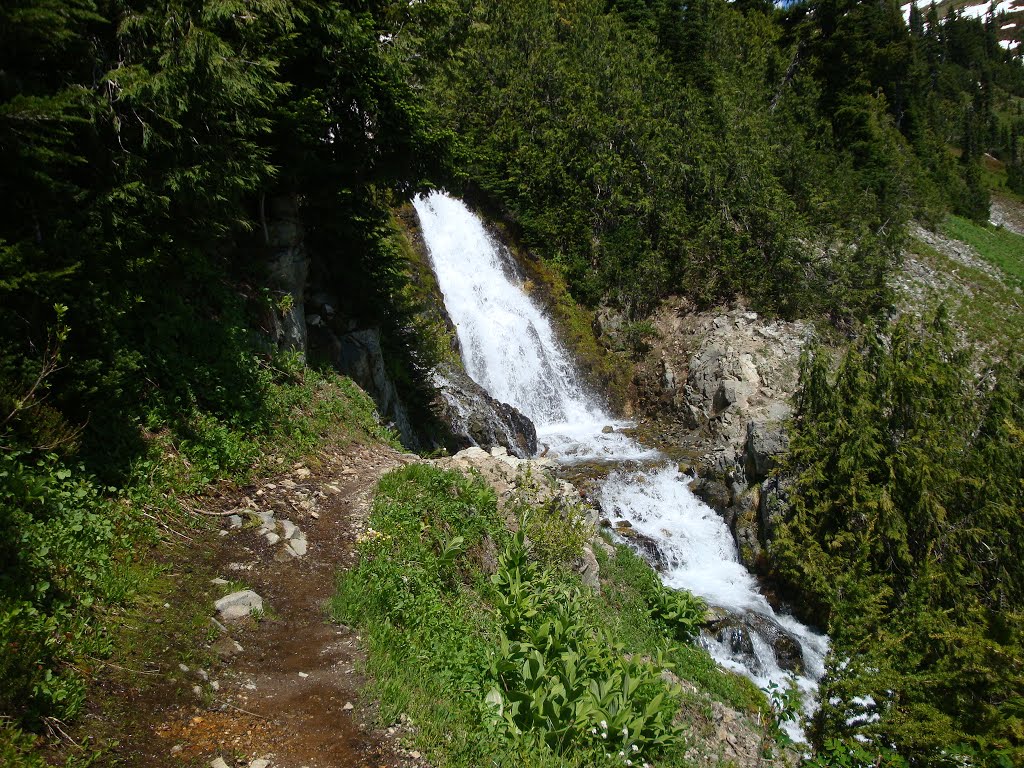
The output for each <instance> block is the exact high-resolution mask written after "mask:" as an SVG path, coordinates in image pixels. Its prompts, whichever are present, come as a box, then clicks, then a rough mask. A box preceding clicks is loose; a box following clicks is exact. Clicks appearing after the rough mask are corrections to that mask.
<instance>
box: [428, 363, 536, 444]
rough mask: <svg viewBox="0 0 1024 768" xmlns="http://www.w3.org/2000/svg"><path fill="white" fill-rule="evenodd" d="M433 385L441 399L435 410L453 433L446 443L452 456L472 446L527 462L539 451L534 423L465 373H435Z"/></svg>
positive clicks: (438, 400) (455, 371) (435, 405)
mask: <svg viewBox="0 0 1024 768" xmlns="http://www.w3.org/2000/svg"><path fill="white" fill-rule="evenodd" d="M434 384H435V386H436V387H437V392H438V396H437V397H436V398H435V399H434V402H433V403H432V408H433V410H434V412H435V413H436V414H437V416H438V417H439V418H440V419H441V421H442V422H444V424H445V425H446V426H447V427H448V429H449V431H450V436H449V437H448V438H447V439H446V441H445V443H446V447H447V448H448V450H449V451H451V452H452V453H455V452H457V451H460V450H462V449H464V448H469V447H473V446H479V447H481V448H484V449H490V448H493V447H496V446H501V447H504V448H506V449H507V450H508V452H509V453H511V454H513V455H514V456H516V457H518V458H520V459H525V458H528V457H530V456H532V455H533V454H535V453H536V452H537V430H536V428H535V427H534V426H533V422H532V421H530V420H529V419H528V418H527V417H526V416H524V415H523V414H522V413H521V412H520V411H519V410H517V409H516V408H513V407H512V406H511V405H508V404H507V403H502V402H501V401H499V400H495V399H494V398H493V397H491V396H490V395H489V394H487V392H486V391H484V389H483V388H482V387H481V386H480V385H479V384H477V383H476V382H475V381H473V380H472V379H471V378H470V377H469V376H467V375H466V374H465V373H464V372H463V371H460V370H458V369H456V368H454V367H452V368H450V369H449V370H446V371H444V372H443V373H441V372H435V374H434Z"/></svg>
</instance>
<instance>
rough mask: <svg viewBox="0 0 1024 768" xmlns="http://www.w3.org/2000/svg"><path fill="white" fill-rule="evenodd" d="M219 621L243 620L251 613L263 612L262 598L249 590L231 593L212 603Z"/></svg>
mask: <svg viewBox="0 0 1024 768" xmlns="http://www.w3.org/2000/svg"><path fill="white" fill-rule="evenodd" d="M214 607H215V608H216V609H217V613H218V614H219V615H220V618H221V621H236V620H238V619H242V618H245V617H246V616H248V615H249V614H251V613H252V612H253V611H262V610H263V598H262V597H260V596H259V595H257V594H256V593H255V592H253V591H252V590H251V589H243V590H240V591H238V592H232V593H231V594H230V595H226V596H224V597H222V598H221V599H220V600H218V601H217V602H216V603H214Z"/></svg>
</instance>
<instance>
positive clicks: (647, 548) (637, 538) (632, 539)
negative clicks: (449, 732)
mask: <svg viewBox="0 0 1024 768" xmlns="http://www.w3.org/2000/svg"><path fill="white" fill-rule="evenodd" d="M615 532H616V533H617V534H619V536H621V537H622V538H623V539H624V540H625V542H626V543H627V544H628V545H629V546H630V547H631V548H632V549H633V551H635V552H636V553H637V554H638V555H640V557H642V558H643V559H644V560H646V561H647V562H648V563H650V565H651V567H652V568H654V569H655V570H656V571H658V572H659V573H663V572H664V571H666V570H667V569H668V566H669V562H668V559H667V558H666V557H665V553H664V552H663V551H662V549H661V546H660V545H659V544H658V542H657V540H656V539H653V538H651V537H650V536H645V535H644V534H642V533H640V531H638V530H636V529H635V528H634V527H633V526H632V525H631V524H630V522H629V521H628V520H617V521H616V523H615Z"/></svg>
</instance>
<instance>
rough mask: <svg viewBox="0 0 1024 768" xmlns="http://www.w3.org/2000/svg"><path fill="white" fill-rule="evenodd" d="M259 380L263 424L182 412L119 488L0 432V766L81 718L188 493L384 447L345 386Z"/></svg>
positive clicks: (322, 380)
mask: <svg viewBox="0 0 1024 768" xmlns="http://www.w3.org/2000/svg"><path fill="white" fill-rule="evenodd" d="M260 375H261V377H262V389H263V392H264V395H265V398H264V400H263V403H264V405H265V406H267V408H268V411H267V416H266V418H265V419H263V420H262V421H261V422H259V423H257V424H254V423H252V422H248V423H244V422H239V421H232V420H228V419H219V418H216V417H215V416H213V415H211V414H210V413H209V412H206V411H203V410H200V409H198V408H195V409H193V410H192V413H191V416H188V417H183V418H182V419H180V420H179V421H178V423H177V424H176V425H175V427H176V428H175V429H173V430H172V429H170V428H166V427H165V428H163V429H162V430H161V431H159V432H151V433H149V434H148V441H147V442H148V450H147V452H146V453H145V454H144V455H143V457H142V458H140V459H139V460H137V461H136V462H135V464H134V466H133V467H132V469H131V472H130V473H129V481H128V482H127V483H125V484H124V485H123V486H122V487H120V488H115V487H108V486H105V485H104V484H102V483H101V482H100V481H99V480H98V479H97V478H96V477H95V476H94V475H93V474H91V473H90V472H89V471H88V470H87V469H86V468H85V467H84V466H82V465H80V464H75V463H73V462H72V461H70V460H69V458H68V457H67V456H61V455H59V454H58V453H56V452H53V451H50V452H46V451H40V450H31V449H28V448H22V449H17V450H16V449H14V448H13V446H12V445H11V444H10V443H9V442H7V441H6V436H5V435H3V434H0V562H2V564H3V567H2V569H0V757H2V759H0V763H2V764H3V765H5V766H6V765H12V766H33V765H35V764H36V762H35V761H37V756H36V755H35V753H34V749H35V748H36V746H37V739H36V737H35V734H39V733H48V732H49V733H53V732H55V731H56V732H57V733H60V731H62V730H63V729H65V728H66V725H65V723H66V722H67V721H70V720H71V719H73V718H74V717H75V715H76V714H78V713H79V712H80V711H81V709H82V707H83V705H84V703H85V700H86V696H87V694H88V691H89V684H90V681H91V680H92V679H93V678H94V676H95V674H96V673H97V671H98V670H99V669H101V668H102V667H103V666H104V659H107V658H109V657H110V655H111V654H112V653H115V652H117V651H116V649H115V648H114V645H115V642H114V639H115V637H116V636H118V634H119V632H120V628H119V625H120V623H121V622H122V621H123V618H122V617H123V616H125V615H126V614H128V613H137V609H138V608H140V607H143V608H144V606H145V604H146V603H147V597H146V595H147V592H148V591H149V590H158V589H159V588H160V587H159V584H160V579H159V575H158V571H159V569H158V568H156V566H155V565H154V563H153V562H152V561H151V558H150V557H149V556H148V555H147V554H146V553H148V552H150V551H151V550H152V548H153V545H154V544H156V543H157V542H158V541H159V540H160V539H161V538H168V539H172V540H173V538H174V537H176V536H178V535H179V532H180V531H188V530H189V529H193V528H198V527H201V526H203V525H205V522H204V519H203V518H202V516H201V515H196V514H194V513H193V506H194V503H195V501H194V500H195V495H196V494H197V493H199V492H201V491H203V490H204V489H205V488H206V487H208V486H209V484H210V483H212V482H214V481H224V480H227V481H232V482H236V483H239V482H244V481H246V480H248V479H251V478H252V477H253V476H254V475H256V474H261V473H270V472H273V471H276V470H277V468H278V467H279V466H280V465H284V464H286V462H291V461H293V460H296V459H299V458H306V459H307V460H310V458H309V457H313V456H315V453H316V449H317V448H318V447H320V446H322V445H324V444H330V445H331V446H332V447H338V446H343V445H345V444H347V443H349V442H353V441H371V440H372V441H374V442H381V441H383V442H387V443H390V444H391V445H394V446H397V440H396V438H395V436H394V435H393V434H392V433H391V432H390V430H388V429H387V428H386V427H385V426H383V425H381V424H380V422H379V419H378V418H377V416H376V413H375V411H374V406H373V402H372V401H371V400H370V398H369V397H368V396H367V395H366V394H365V393H363V392H362V390H360V389H359V388H358V387H357V386H356V385H355V384H354V383H353V382H351V381H350V380H349V379H347V378H344V377H341V376H337V375H334V374H331V373H320V372H317V371H314V370H308V369H303V368H300V367H298V366H294V365H289V364H288V361H287V360H286V361H284V363H282V364H281V365H278V366H274V367H269V366H265V365H264V366H262V367H261V374H260ZM157 421H158V415H154V423H156V422H157ZM149 602H152V601H149ZM161 604H162V601H161ZM89 754H90V753H89V751H88V750H86V751H85V752H83V753H82V757H81V760H87V759H88V755H89Z"/></svg>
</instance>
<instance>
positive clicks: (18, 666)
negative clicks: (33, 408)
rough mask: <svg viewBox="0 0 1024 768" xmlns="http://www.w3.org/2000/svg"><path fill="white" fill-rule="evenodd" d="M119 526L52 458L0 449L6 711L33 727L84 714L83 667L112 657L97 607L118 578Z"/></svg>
mask: <svg viewBox="0 0 1024 768" xmlns="http://www.w3.org/2000/svg"><path fill="white" fill-rule="evenodd" d="M116 519H117V514H116V511H115V508H114V505H113V503H111V502H110V501H108V500H106V499H104V498H103V497H102V496H101V494H100V489H99V488H97V486H96V485H95V483H94V482H92V481H91V480H90V478H89V477H88V476H85V475H84V474H83V473H81V472H80V471H78V470H75V471H73V470H71V469H69V468H67V467H65V466H63V465H61V464H60V463H59V462H58V461H57V458H56V457H55V456H46V457H43V458H40V459H37V460H35V461H31V460H27V457H25V456H23V455H21V454H18V453H16V452H6V451H0V561H2V562H3V564H4V566H3V570H2V571H0V649H2V653H0V712H3V713H5V714H9V715H12V716H14V717H17V718H19V719H21V720H23V721H32V720H34V719H36V718H39V717H47V716H54V717H60V718H64V717H69V716H72V715H74V714H75V712H77V711H78V709H79V708H80V707H81V705H82V702H83V700H84V696H85V685H84V682H83V676H82V675H81V674H80V673H79V671H78V668H77V663H78V661H79V660H80V659H81V658H83V657H84V656H102V655H103V654H105V653H106V652H107V651H108V650H109V642H110V641H109V638H108V636H107V634H106V632H105V631H104V629H103V626H102V624H101V623H100V621H99V617H98V615H97V613H96V611H95V608H96V606H97V603H98V602H99V601H100V600H102V599H103V598H104V596H105V594H106V592H107V590H108V588H109V587H110V579H111V576H112V573H113V571H114V563H113V561H112V556H113V554H114V551H115V549H116V548H117V545H118V534H119V531H118V530H117V528H116V526H115V522H114V521H115V520H116ZM120 533H123V531H122V532H120Z"/></svg>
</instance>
